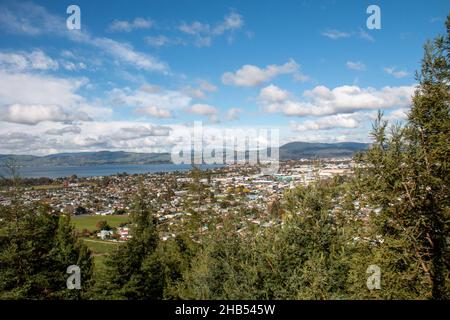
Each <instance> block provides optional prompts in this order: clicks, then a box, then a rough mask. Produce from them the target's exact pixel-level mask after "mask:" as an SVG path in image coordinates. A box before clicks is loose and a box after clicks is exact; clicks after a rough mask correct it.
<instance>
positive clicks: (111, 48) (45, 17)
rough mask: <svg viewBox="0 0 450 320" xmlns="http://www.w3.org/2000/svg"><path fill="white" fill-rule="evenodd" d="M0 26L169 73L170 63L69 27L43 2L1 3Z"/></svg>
mask: <svg viewBox="0 0 450 320" xmlns="http://www.w3.org/2000/svg"><path fill="white" fill-rule="evenodd" d="M146 24H148V21H147V20H145V19H144V20H139V19H138V20H134V21H133V26H134V27H137V26H141V27H143V26H145V25H146ZM0 28H2V29H4V30H6V31H7V32H13V33H19V34H26V35H41V34H54V35H57V36H60V37H64V38H66V39H69V40H71V41H73V42H75V43H81V44H85V45H88V46H92V47H94V48H96V49H100V50H102V52H104V53H105V54H108V55H110V56H111V57H113V58H114V59H115V60H116V61H118V62H124V63H128V64H130V65H132V66H134V67H136V68H137V69H142V70H147V71H156V72H161V73H163V74H168V73H169V71H170V68H169V66H168V65H167V64H166V63H165V62H163V61H160V60H159V59H157V58H156V57H154V56H152V55H150V54H147V53H143V52H139V51H137V50H135V49H134V48H133V46H131V45H130V44H127V43H123V42H119V41H116V40H112V39H109V38H102V37H95V36H93V35H91V34H90V33H89V32H88V31H86V30H84V29H82V30H68V29H67V28H66V23H65V20H64V19H63V17H60V16H57V15H53V14H51V13H49V12H48V11H47V9H46V8H44V7H43V6H39V5H36V4H33V3H31V2H25V3H13V4H11V5H8V6H7V5H4V6H0Z"/></svg>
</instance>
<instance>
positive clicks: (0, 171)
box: [0, 163, 223, 178]
mask: <svg viewBox="0 0 450 320" xmlns="http://www.w3.org/2000/svg"><path fill="white" fill-rule="evenodd" d="M221 166H223V165H202V166H200V169H202V170H205V169H212V168H218V167H221ZM190 169H192V166H191V165H190V164H170V163H168V164H143V165H138V164H136V165H134V164H129V165H113V164H111V165H109V164H108V165H96V166H80V167H66V166H64V167H22V168H19V170H18V171H19V175H20V176H21V177H22V178H40V177H47V178H63V177H70V176H71V175H74V174H75V175H77V176H78V177H96V176H111V175H115V174H118V173H123V172H126V173H128V174H142V173H156V172H174V171H188V170H190ZM0 175H3V176H5V177H8V174H7V172H6V171H5V169H4V168H0Z"/></svg>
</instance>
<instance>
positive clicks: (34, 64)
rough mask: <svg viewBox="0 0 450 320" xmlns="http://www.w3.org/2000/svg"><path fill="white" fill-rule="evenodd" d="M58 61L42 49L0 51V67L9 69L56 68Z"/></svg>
mask: <svg viewBox="0 0 450 320" xmlns="http://www.w3.org/2000/svg"><path fill="white" fill-rule="evenodd" d="M58 67H59V65H58V62H57V61H55V60H53V59H52V58H50V57H49V56H47V55H46V54H45V53H44V52H43V51H42V50H33V51H32V52H29V53H27V52H0V68H1V69H3V70H9V71H15V72H20V71H25V70H56V69H58Z"/></svg>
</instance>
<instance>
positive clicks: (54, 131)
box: [45, 126, 81, 136]
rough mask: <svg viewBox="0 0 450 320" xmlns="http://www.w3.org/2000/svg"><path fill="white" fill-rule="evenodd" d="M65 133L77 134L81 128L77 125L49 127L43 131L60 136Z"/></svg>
mask: <svg viewBox="0 0 450 320" xmlns="http://www.w3.org/2000/svg"><path fill="white" fill-rule="evenodd" d="M66 133H73V134H78V133H81V128H80V127H79V126H67V127H63V128H60V129H56V128H54V129H49V130H47V131H45V134H49V135H53V136H62V135H63V134H66Z"/></svg>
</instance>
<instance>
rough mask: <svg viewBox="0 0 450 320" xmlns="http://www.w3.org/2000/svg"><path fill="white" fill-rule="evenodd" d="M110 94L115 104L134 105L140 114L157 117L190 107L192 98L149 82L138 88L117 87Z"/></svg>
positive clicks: (166, 116)
mask: <svg viewBox="0 0 450 320" xmlns="http://www.w3.org/2000/svg"><path fill="white" fill-rule="evenodd" d="M109 95H110V100H111V103H112V104H113V105H116V106H125V107H132V108H135V111H136V112H137V113H139V114H143V115H148V116H151V117H156V118H171V117H172V116H173V114H172V112H173V111H174V110H179V109H182V108H186V107H188V106H189V105H190V103H191V100H192V98H191V97H190V96H188V95H187V94H185V93H183V92H180V91H175V90H167V89H164V88H161V87H158V86H153V85H148V84H146V85H143V86H141V87H140V88H139V89H138V90H131V89H129V88H124V89H118V88H116V89H113V90H112V91H111V92H110V94H109Z"/></svg>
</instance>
